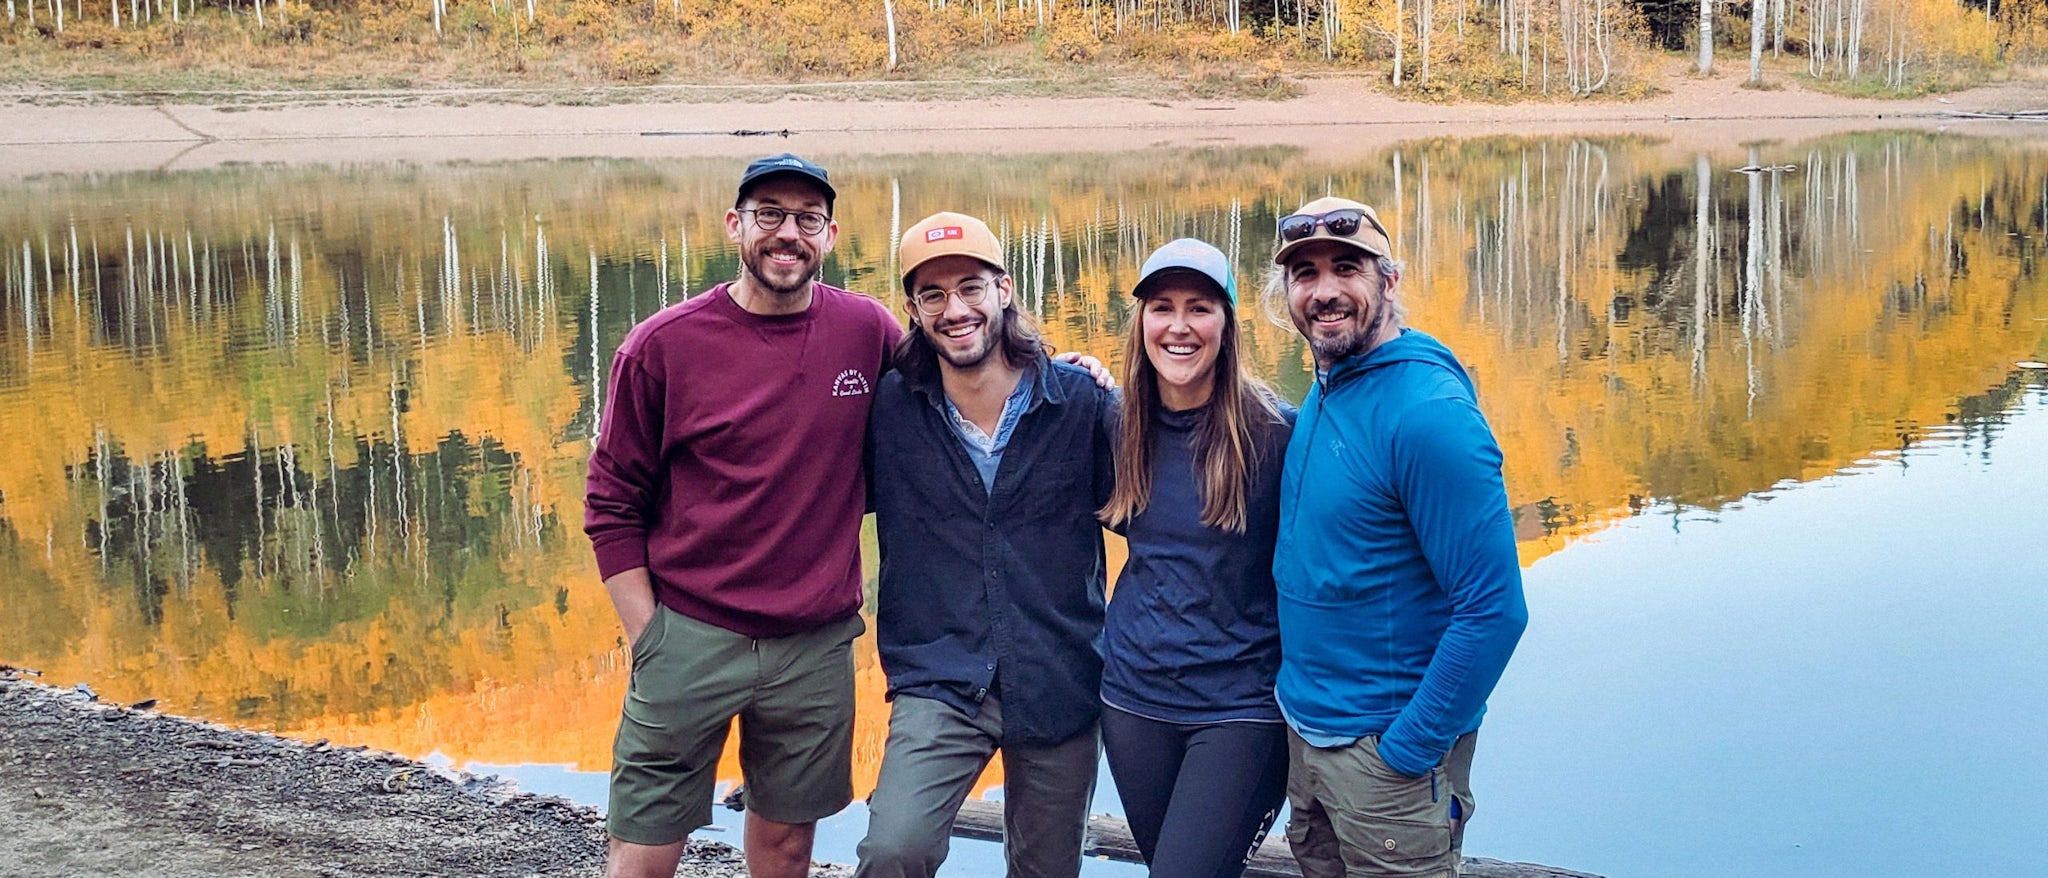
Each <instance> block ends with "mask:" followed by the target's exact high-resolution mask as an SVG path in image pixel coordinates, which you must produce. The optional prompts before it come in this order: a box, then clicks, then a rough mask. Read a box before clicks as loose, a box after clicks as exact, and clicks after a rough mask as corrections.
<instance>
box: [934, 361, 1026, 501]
mask: <svg viewBox="0 0 2048 878" xmlns="http://www.w3.org/2000/svg"><path fill="white" fill-rule="evenodd" d="M1037 372H1038V369H1037V367H1036V366H1033V367H1031V368H1028V369H1026V370H1024V374H1023V375H1022V376H1019V377H1018V379H1017V387H1016V389H1015V390H1012V391H1010V396H1009V398H1008V399H1005V400H1003V414H1002V416H1001V417H998V418H997V419H996V434H995V435H994V436H990V435H989V434H987V433H984V432H982V431H981V427H979V426H976V425H975V423H974V422H973V421H970V420H968V419H967V416H966V415H963V414H960V409H959V408H957V407H955V406H954V405H953V398H952V397H950V396H947V395H945V394H943V393H941V394H939V400H940V402H943V403H944V404H945V406H946V417H947V418H948V419H949V420H951V421H952V422H953V432H954V434H955V435H957V436H959V437H960V444H961V445H962V446H964V447H965V448H966V449H967V457H968V458H969V459H971V460H973V461H974V468H975V469H976V470H977V471H979V472H980V473H981V485H982V489H983V490H986V491H991V492H993V491H994V490H995V489H996V469H997V468H998V467H1001V466H1002V464H1003V449H1005V448H1008V447H1010V434H1011V433H1013V432H1016V430H1017V419H1018V418H1021V417H1023V416H1024V409H1026V408H1028V407H1029V406H1030V405H1031V390H1032V388H1034V387H1036V386H1037V385H1038V374H1037Z"/></svg>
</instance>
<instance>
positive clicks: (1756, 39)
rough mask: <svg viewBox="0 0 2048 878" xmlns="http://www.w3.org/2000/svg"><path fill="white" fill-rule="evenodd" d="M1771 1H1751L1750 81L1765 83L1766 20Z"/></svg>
mask: <svg viewBox="0 0 2048 878" xmlns="http://www.w3.org/2000/svg"><path fill="white" fill-rule="evenodd" d="M1768 2H1769V0H1749V81H1750V82H1762V81H1764V19H1765V18H1766V17H1767V15H1768V10H1767V9H1766V8H1765V7H1766V6H1767V5H1768Z"/></svg>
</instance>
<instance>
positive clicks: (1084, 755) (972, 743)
mask: <svg viewBox="0 0 2048 878" xmlns="http://www.w3.org/2000/svg"><path fill="white" fill-rule="evenodd" d="M1002 734H1003V714H1002V708H1001V706H1000V705H998V704H997V703H996V699H994V698H990V699H988V700H987V701H985V702H983V703H982V705H981V710H980V712H979V713H978V714H977V715H975V716H971V717H970V716H968V715H967V714H965V713H963V712H961V711H958V710H955V709H953V708H951V707H949V706H947V705H946V704H945V703H944V702H940V701H935V700H933V699H930V698H918V697H916V696H911V695H902V696H898V697H897V698H896V701H895V704H894V707H893V709H892V710H891V711H890V713H889V743H888V745H887V747H886V748H885V749H884V750H883V751H882V775H881V778H880V780H878V781H877V782H876V784H875V794H874V796H873V797H872V798H870V799H869V800H868V835H867V838H864V839H862V840H861V843H860V866H859V868H858V869H857V870H856V871H855V872H854V875H855V876H856V878H929V876H931V875H934V874H936V873H937V872H938V870H939V864H940V863H943V862H945V861H946V853H947V851H948V849H949V848H950V846H951V845H950V842H951V839H952V834H953V817H954V815H956V814H958V813H959V811H960V803H961V802H963V801H966V799H967V794H968V792H969V791H971V790H972V789H973V786H974V781H975V779H976V778H978V777H980V776H981V772H982V769H983V768H985V767H987V766H988V761H989V758H990V757H991V756H993V755H994V754H995V752H996V750H997V744H998V742H1000V741H1001V740H1002ZM1098 741H1099V737H1098V735H1097V734H1096V727H1095V726H1093V725H1090V726H1089V727H1088V728H1087V730H1085V731H1083V732H1081V733H1080V734H1077V735H1075V736H1074V737H1072V738H1069V739H1067V740H1065V741H1062V742H1060V743H1058V744H1053V745H1050V746H1045V747H1003V748H1001V749H1002V754H1003V838H1004V844H1003V858H1004V859H1005V860H1006V861H1007V863H1008V865H1009V869H1008V875H1009V878H1075V876H1077V875H1079V874H1080V872H1081V842H1082V838H1083V836H1084V835H1085V834H1086V833H1087V830H1088V804H1089V800H1090V799H1091V798H1092V797H1093V796H1094V794H1095V769H1096V764H1097V762H1098V760H1099V759H1100V754H1099V750H1100V746H1099V743H1098Z"/></svg>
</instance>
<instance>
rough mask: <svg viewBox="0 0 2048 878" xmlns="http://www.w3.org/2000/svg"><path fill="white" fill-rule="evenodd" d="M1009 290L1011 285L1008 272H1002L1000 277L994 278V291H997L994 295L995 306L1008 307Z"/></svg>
mask: <svg viewBox="0 0 2048 878" xmlns="http://www.w3.org/2000/svg"><path fill="white" fill-rule="evenodd" d="M1011 290H1012V287H1011V285H1010V276H1009V275H1008V274H1004V275H1003V276H1002V277H999V278H996V292H997V293H998V295H997V296H996V307H997V308H1008V307H1010V293H1011Z"/></svg>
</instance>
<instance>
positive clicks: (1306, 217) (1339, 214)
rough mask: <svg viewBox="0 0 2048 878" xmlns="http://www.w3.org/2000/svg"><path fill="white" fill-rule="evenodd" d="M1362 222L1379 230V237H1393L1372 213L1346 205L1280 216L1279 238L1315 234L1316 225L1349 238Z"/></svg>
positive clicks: (1292, 239)
mask: <svg viewBox="0 0 2048 878" xmlns="http://www.w3.org/2000/svg"><path fill="white" fill-rule="evenodd" d="M1364 223H1371V224H1372V227H1373V228H1375V229H1378V230H1379V233H1380V236H1381V237H1385V238H1392V237H1393V236H1392V235H1389V234H1387V229H1386V227H1385V226H1382V225H1380V221H1379V220H1376V219H1373V217H1372V214H1369V213H1366V212H1365V211H1362V210H1359V209H1357V208H1352V207H1346V208H1340V209H1338V210H1333V211H1330V212H1329V213H1294V214H1288V215H1287V216H1283V217H1281V218H1280V240H1281V241H1283V242H1286V241H1299V240H1301V239H1303V238H1306V237H1308V236H1310V235H1313V234H1315V233H1316V226H1322V227H1323V228H1326V229H1329V230H1330V234H1332V235H1335V236H1337V237H1339V238H1349V237H1351V236H1353V235H1356V234H1358V228H1359V226H1360V225H1362V224H1364Z"/></svg>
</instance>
